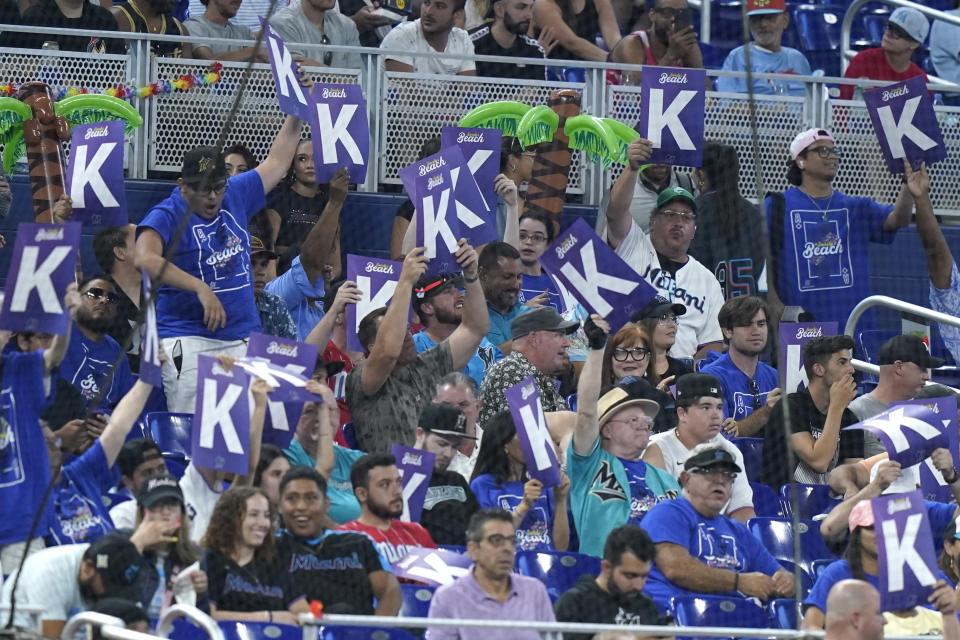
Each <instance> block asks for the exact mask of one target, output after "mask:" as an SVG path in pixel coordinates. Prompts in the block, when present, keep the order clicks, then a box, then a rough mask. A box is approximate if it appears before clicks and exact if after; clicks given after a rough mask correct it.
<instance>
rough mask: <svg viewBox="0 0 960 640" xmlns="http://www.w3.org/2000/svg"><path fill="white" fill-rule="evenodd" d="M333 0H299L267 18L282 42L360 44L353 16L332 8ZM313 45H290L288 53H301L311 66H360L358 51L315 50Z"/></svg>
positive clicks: (345, 67) (343, 67)
mask: <svg viewBox="0 0 960 640" xmlns="http://www.w3.org/2000/svg"><path fill="white" fill-rule="evenodd" d="M335 4H336V2H335V0H302V1H301V2H296V3H292V4H290V5H287V6H286V7H284V8H283V9H281V10H280V11H277V13H276V14H275V15H274V16H273V17H272V18H271V19H270V24H272V25H273V28H274V29H276V30H277V33H278V34H280V37H281V38H283V40H284V42H291V43H294V42H306V43H308V44H314V45H326V44H335V45H347V46H352V47H359V46H360V36H359V34H358V33H357V25H356V24H354V22H353V20H351V19H350V18H348V17H346V16H344V15H343V14H341V13H340V12H339V11H336V10H333V11H331V9H333V8H334V5H335ZM317 51H318V50H317V49H316V48H307V47H298V46H296V45H293V46H291V48H290V53H292V54H293V55H295V56H304V60H303V64H308V65H310V66H311V67H336V68H338V69H359V68H360V64H361V63H360V54H359V53H342V52H339V51H338V52H337V53H334V52H333V51H326V50H324V51H323V53H322V54H318V53H317Z"/></svg>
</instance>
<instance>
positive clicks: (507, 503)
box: [470, 473, 554, 551]
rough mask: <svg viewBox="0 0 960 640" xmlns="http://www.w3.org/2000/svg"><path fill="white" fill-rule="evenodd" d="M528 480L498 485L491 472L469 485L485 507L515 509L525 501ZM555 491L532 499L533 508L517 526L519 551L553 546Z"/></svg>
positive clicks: (548, 491) (543, 549)
mask: <svg viewBox="0 0 960 640" xmlns="http://www.w3.org/2000/svg"><path fill="white" fill-rule="evenodd" d="M524 484H525V482H523V481H521V480H517V481H515V482H504V483H503V484H502V485H498V484H497V481H496V480H494V479H493V476H492V475H490V474H489V473H485V474H483V475H480V476H477V477H476V478H474V479H473V482H471V483H470V489H471V490H472V491H473V495H475V496H476V497H477V501H478V502H479V503H480V506H481V507H483V508H484V509H504V510H506V511H510V512H513V510H514V509H516V508H517V507H518V506H519V505H520V503H521V502H523V485H524ZM553 517H554V509H553V491H552V490H550V489H544V490H543V492H542V493H541V494H540V497H539V498H537V501H536V502H534V503H533V508H532V509H530V511H528V512H527V515H526V516H524V518H523V521H522V522H521V523H520V526H519V527H517V550H518V551H552V550H554V546H553Z"/></svg>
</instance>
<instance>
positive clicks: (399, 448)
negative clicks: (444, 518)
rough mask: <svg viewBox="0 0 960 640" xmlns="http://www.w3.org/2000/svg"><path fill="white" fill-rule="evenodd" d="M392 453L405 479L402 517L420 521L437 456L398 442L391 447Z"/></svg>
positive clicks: (407, 519)
mask: <svg viewBox="0 0 960 640" xmlns="http://www.w3.org/2000/svg"><path fill="white" fill-rule="evenodd" d="M391 453H393V457H394V458H396V459H397V470H398V471H399V472H400V478H401V480H402V481H403V515H401V516H400V519H401V520H403V521H404V522H420V514H422V513H423V501H424V500H425V499H426V497H427V488H428V487H429V486H430V477H431V476H432V475H433V463H434V461H435V460H436V458H437V456H436V455H434V454H432V453H430V452H429V451H423V450H421V449H414V448H413V447H405V446H403V445H402V444H396V443H395V444H394V445H393V447H392V448H391Z"/></svg>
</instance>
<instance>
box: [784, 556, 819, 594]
mask: <svg viewBox="0 0 960 640" xmlns="http://www.w3.org/2000/svg"><path fill="white" fill-rule="evenodd" d="M777 562H779V563H780V566H781V567H783V568H784V569H786V571H787V573H789V574H790V575H793V574H794V573H796V571H797V565H796V564H795V563H793V562H791V561H790V560H782V559H781V560H778V561H777ZM813 583H814V578H813V572H812V571H808V570H807V569H804V568H803V567H802V566H801V567H800V592H799V593H798V595H799V597H800V600H803V599H804V598H806V597H807V594H808V593H810V589H812V588H813Z"/></svg>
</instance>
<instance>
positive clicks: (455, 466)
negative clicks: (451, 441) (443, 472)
mask: <svg viewBox="0 0 960 640" xmlns="http://www.w3.org/2000/svg"><path fill="white" fill-rule="evenodd" d="M476 429H477V444H476V445H475V446H474V447H473V453H471V454H470V455H469V456H465V455H463V454H462V453H460V452H459V451H457V454H456V455H455V456H453V460H451V461H450V464H449V465H447V471H453V472H454V473H459V474H460V475H461V476H463V477H464V478H465V479H466V480H467V482H470V478H472V477H473V468H474V467H475V466H476V465H477V456H479V455H480V440H482V439H483V429H481V428H480V425H477V427H476Z"/></svg>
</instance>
